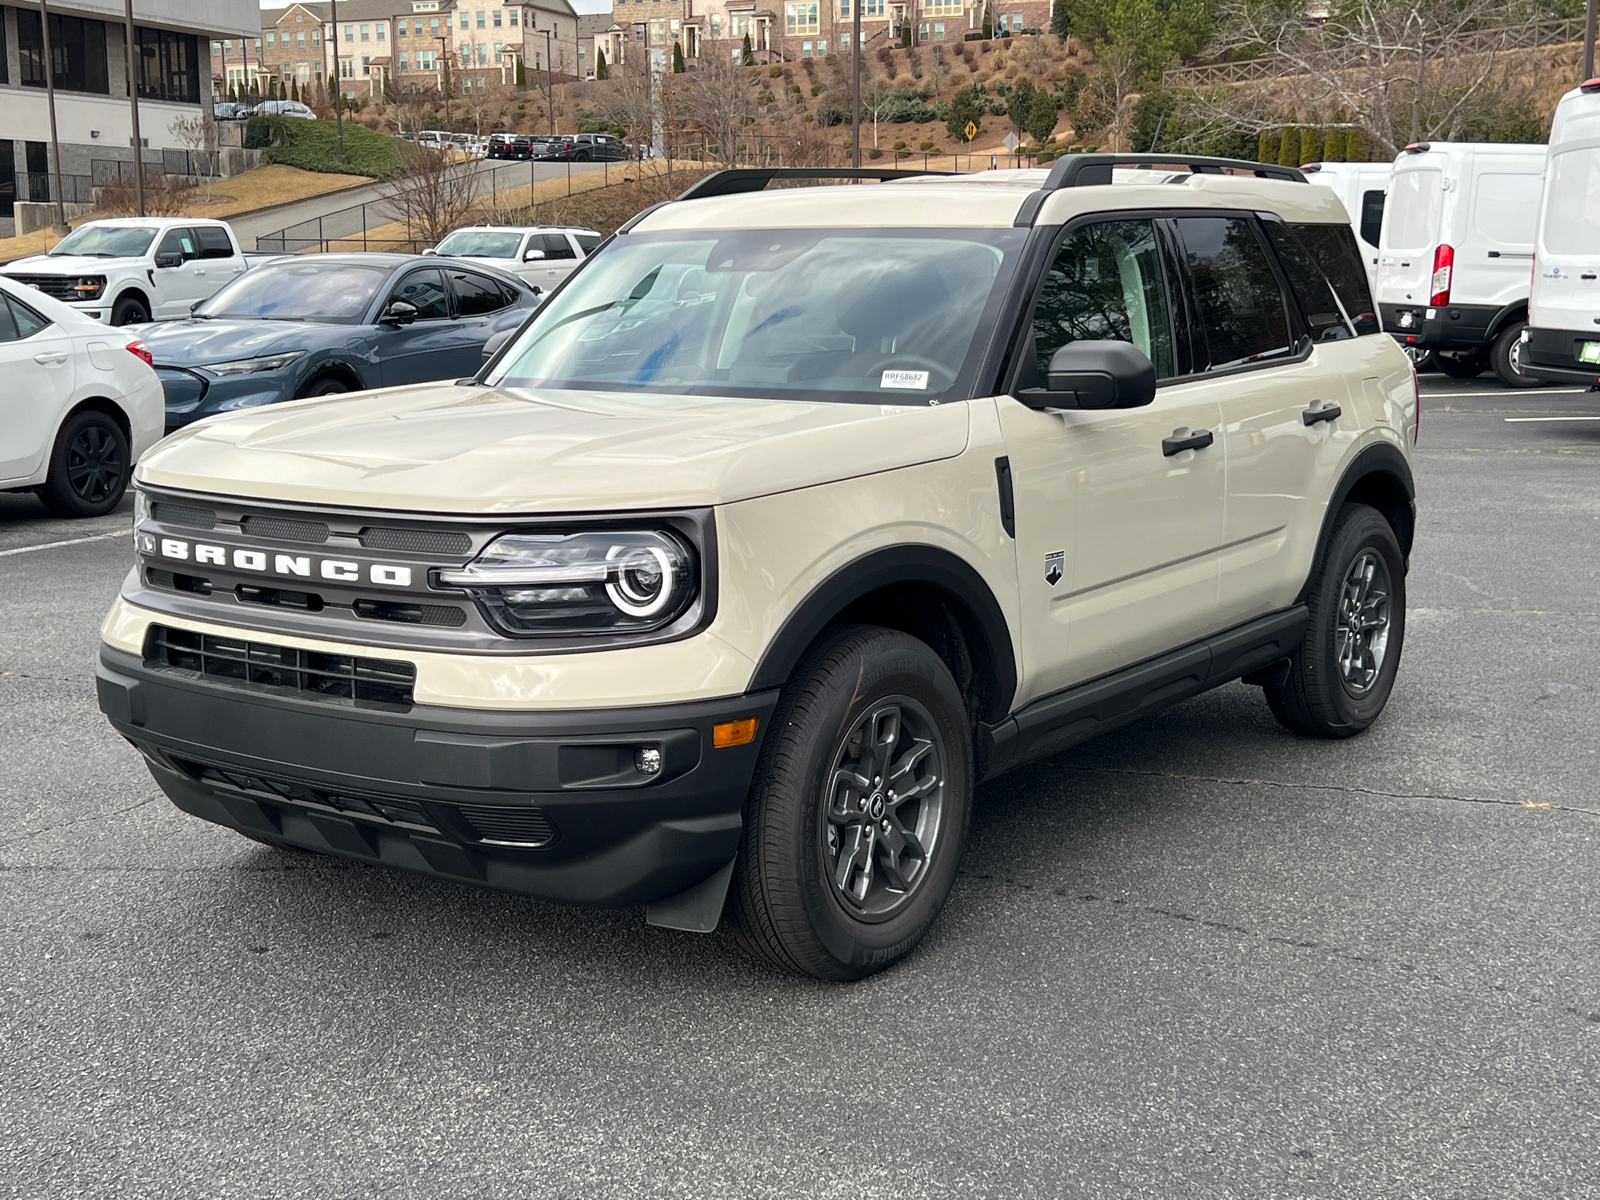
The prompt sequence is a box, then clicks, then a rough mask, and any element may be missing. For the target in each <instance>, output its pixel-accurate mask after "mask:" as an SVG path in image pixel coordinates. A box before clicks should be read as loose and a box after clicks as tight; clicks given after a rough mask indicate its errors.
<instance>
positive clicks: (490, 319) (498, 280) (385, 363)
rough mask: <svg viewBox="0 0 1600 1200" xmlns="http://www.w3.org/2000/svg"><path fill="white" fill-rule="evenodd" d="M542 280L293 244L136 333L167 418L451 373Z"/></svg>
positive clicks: (507, 325)
mask: <svg viewBox="0 0 1600 1200" xmlns="http://www.w3.org/2000/svg"><path fill="white" fill-rule="evenodd" d="M540 299H541V295H540V291H539V289H538V288H536V287H532V286H530V285H528V284H526V283H524V282H523V281H521V280H519V279H516V278H514V277H513V276H511V275H506V274H503V273H501V272H499V271H496V270H494V269H493V268H489V267H478V266H470V267H468V266H456V265H454V264H452V263H448V262H443V261H441V260H440V259H438V258H424V257H423V256H421V255H412V254H314V255H297V256H294V257H289V258H281V259H276V260H274V261H272V262H268V263H263V264H262V265H261V266H259V267H254V268H252V269H251V270H249V271H246V272H245V273H244V274H243V275H240V276H239V277H238V278H237V279H235V280H234V281H233V282H232V283H230V284H228V285H227V286H226V287H224V288H223V289H222V290H221V291H219V292H218V293H217V294H216V295H214V296H212V297H211V298H210V299H209V300H205V301H202V302H201V303H200V304H198V305H197V306H196V307H195V309H194V312H193V314H192V315H191V316H190V317H189V318H188V319H186V320H182V321H170V322H164V323H162V324H159V325H147V326H145V327H144V328H143V329H141V330H140V331H139V336H140V338H141V339H142V340H143V341H144V344H145V345H146V346H147V347H148V348H149V350H150V353H151V355H152V356H153V357H154V359H155V368H156V374H157V375H159V376H160V377H161V384H162V387H163V388H164V389H165V391H166V402H167V429H168V431H169V432H170V431H171V430H173V429H176V428H178V427H179V426H181V425H187V424H189V423H190V422H192V421H198V420H200V419H201V418H202V417H209V416H211V415H212V414H213V413H220V412H232V411H234V410H236V409H240V408H253V407H255V406H257V405H261V404H276V403H277V402H278V401H280V400H297V399H299V398H301V397H302V396H326V395H330V394H332V393H334V392H354V391H359V390H361V389H363V388H377V387H393V386H395V385H396V384H404V383H426V382H429V381H431V380H439V379H457V378H461V377H463V376H467V375H473V374H476V373H477V370H478V367H479V365H480V364H481V362H482V351H483V346H484V343H485V342H487V341H488V340H489V339H490V338H491V337H493V336H494V335H495V334H496V333H499V332H501V331H505V330H514V329H516V328H517V327H518V326H519V325H521V324H522V322H523V321H524V320H525V319H526V318H527V316H528V314H529V312H530V311H531V310H532V309H533V308H535V307H536V306H537V305H538V303H539V301H540Z"/></svg>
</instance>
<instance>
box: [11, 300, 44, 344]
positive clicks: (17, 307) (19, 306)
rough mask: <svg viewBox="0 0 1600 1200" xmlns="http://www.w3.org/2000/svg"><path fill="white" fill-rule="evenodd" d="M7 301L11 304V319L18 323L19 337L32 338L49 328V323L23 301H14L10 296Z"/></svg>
mask: <svg viewBox="0 0 1600 1200" xmlns="http://www.w3.org/2000/svg"><path fill="white" fill-rule="evenodd" d="M6 300H7V301H9V302H10V306H11V319H12V320H13V321H14V322H16V326H17V336H18V337H32V336H33V335H34V334H36V333H38V332H39V330H41V329H45V328H47V327H48V326H49V324H50V322H49V321H47V320H45V319H44V318H43V317H41V316H40V315H39V314H38V313H36V312H34V311H33V309H31V308H29V307H28V306H27V305H26V304H24V303H22V301H20V300H15V299H12V297H10V296H7V297H6Z"/></svg>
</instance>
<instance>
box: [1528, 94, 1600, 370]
mask: <svg viewBox="0 0 1600 1200" xmlns="http://www.w3.org/2000/svg"><path fill="white" fill-rule="evenodd" d="M1536 246H1537V255H1536V257H1535V259H1534V269H1533V295H1532V296H1531V297H1530V299H1529V302H1528V310H1529V315H1528V326H1529V327H1528V329H1527V330H1526V331H1525V332H1524V333H1523V335H1522V344H1521V345H1520V346H1518V347H1517V350H1516V354H1515V356H1514V357H1515V359H1516V365H1517V368H1518V370H1519V371H1526V372H1529V373H1530V374H1532V373H1533V372H1537V373H1538V376H1537V377H1538V378H1541V379H1552V380H1561V381H1563V382H1570V383H1587V384H1591V385H1592V384H1596V383H1600V79H1591V80H1589V81H1588V82H1587V83H1584V84H1582V85H1581V86H1579V87H1576V88H1574V89H1573V90H1572V91H1570V92H1568V93H1567V94H1566V95H1565V96H1563V97H1561V103H1560V104H1558V105H1556V116H1555V121H1554V122H1553V123H1552V124H1551V126H1550V150H1549V164H1548V166H1547V167H1546V169H1545V176H1544V200H1543V203H1542V204H1541V206H1540V212H1539V237H1538V241H1537V243H1536Z"/></svg>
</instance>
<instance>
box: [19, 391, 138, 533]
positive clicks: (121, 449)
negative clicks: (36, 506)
mask: <svg viewBox="0 0 1600 1200" xmlns="http://www.w3.org/2000/svg"><path fill="white" fill-rule="evenodd" d="M131 465H132V464H131V463H130V462H129V453H128V435H127V434H125V433H123V432H122V427H121V426H120V425H118V424H117V423H116V422H115V421H113V420H112V419H111V418H110V417H108V416H107V415H106V414H105V413H103V412H99V411H97V410H95V409H86V410H85V411H83V412H80V413H77V414H75V415H73V416H71V417H69V418H67V420H66V421H65V423H63V424H62V426H61V431H60V432H59V433H57V434H56V444H55V445H54V446H53V447H52V448H51V450H50V473H49V475H48V476H46V478H45V482H44V486H43V487H41V488H40V489H39V499H41V500H43V501H44V506H45V507H46V508H48V509H49V510H50V511H51V512H53V513H55V514H56V515H57V516H58V517H103V516H105V515H106V513H108V512H110V511H111V510H112V509H114V508H115V507H116V506H117V505H119V504H121V503H122V496H123V493H124V492H126V491H127V490H128V473H129V469H130V467H131Z"/></svg>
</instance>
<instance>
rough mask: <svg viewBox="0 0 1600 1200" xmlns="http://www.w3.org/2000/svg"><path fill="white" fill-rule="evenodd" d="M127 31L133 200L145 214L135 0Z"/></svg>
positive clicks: (141, 61) (225, 75)
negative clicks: (136, 66) (131, 128)
mask: <svg viewBox="0 0 1600 1200" xmlns="http://www.w3.org/2000/svg"><path fill="white" fill-rule="evenodd" d="M125 16H126V21H125V24H126V26H127V31H126V33H125V34H124V36H125V37H126V38H127V40H128V44H127V49H128V110H129V112H130V113H131V114H132V115H133V200H134V203H135V205H137V206H138V209H139V215H140V216H141V217H142V216H144V140H143V139H142V138H140V136H139V75H140V72H137V71H135V70H134V68H133V54H134V44H133V0H127V10H126V14H125ZM223 55H224V58H223V60H222V62H223V70H222V78H223V79H224V80H226V79H227V78H228V70H227V62H228V60H227V58H226V55H227V51H223ZM139 65H140V67H143V66H144V56H143V55H142V54H141V55H140V56H139ZM201 116H202V117H203V118H204V119H205V120H208V121H213V120H215V119H216V110H215V109H213V110H212V111H211V112H210V113H202V114H201Z"/></svg>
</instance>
